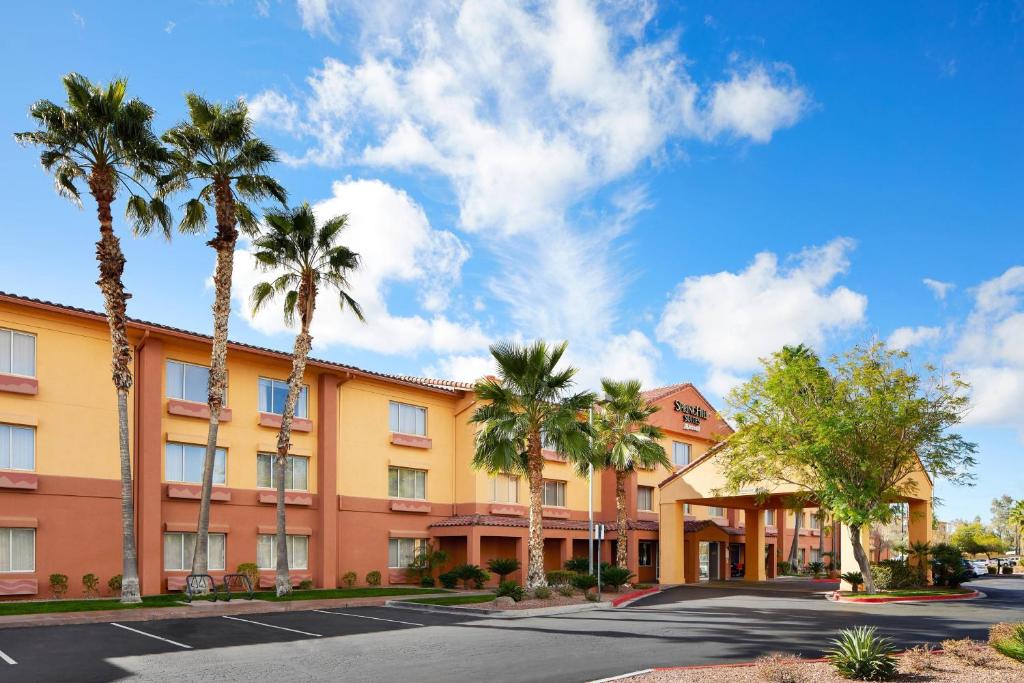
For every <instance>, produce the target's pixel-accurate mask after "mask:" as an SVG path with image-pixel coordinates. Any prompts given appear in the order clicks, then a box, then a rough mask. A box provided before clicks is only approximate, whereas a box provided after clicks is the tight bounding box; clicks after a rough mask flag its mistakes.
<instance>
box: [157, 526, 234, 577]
mask: <svg viewBox="0 0 1024 683" xmlns="http://www.w3.org/2000/svg"><path fill="white" fill-rule="evenodd" d="M207 539H208V541H209V542H208V543H207V548H206V553H207V566H208V567H209V568H210V569H213V570H223V569H224V547H225V544H226V543H225V542H226V536H225V535H224V534H210V535H208V536H207ZM195 551H196V534H194V533H191V532H167V533H165V534H164V569H166V570H167V571H175V572H176V571H189V570H191V569H192V556H193V555H194V554H195Z"/></svg>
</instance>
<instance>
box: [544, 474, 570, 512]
mask: <svg viewBox="0 0 1024 683" xmlns="http://www.w3.org/2000/svg"><path fill="white" fill-rule="evenodd" d="M544 504H545V505H548V506H550V507H559V508H564V507H565V482H564V481H553V480H549V481H545V482H544Z"/></svg>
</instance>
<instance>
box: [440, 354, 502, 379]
mask: <svg viewBox="0 0 1024 683" xmlns="http://www.w3.org/2000/svg"><path fill="white" fill-rule="evenodd" d="M495 372H496V367H495V364H494V359H493V358H492V357H491V356H489V355H483V354H475V355H473V354H470V355H458V354H456V355H451V356H445V357H443V358H439V359H438V360H437V362H435V363H433V364H432V365H428V366H427V367H425V368H423V375H424V376H425V377H433V378H441V379H453V380H456V381H458V382H475V381H476V380H478V379H480V378H481V377H484V376H485V375H493V374H494V373H495Z"/></svg>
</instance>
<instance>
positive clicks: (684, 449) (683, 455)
mask: <svg viewBox="0 0 1024 683" xmlns="http://www.w3.org/2000/svg"><path fill="white" fill-rule="evenodd" d="M672 463H673V464H674V465H675V466H676V467H685V466H686V465H689V464H690V444H688V443H683V442H681V441H673V442H672Z"/></svg>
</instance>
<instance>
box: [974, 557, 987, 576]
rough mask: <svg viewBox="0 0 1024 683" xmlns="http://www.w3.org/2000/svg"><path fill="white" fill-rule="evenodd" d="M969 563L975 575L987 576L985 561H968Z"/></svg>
mask: <svg viewBox="0 0 1024 683" xmlns="http://www.w3.org/2000/svg"><path fill="white" fill-rule="evenodd" d="M969 562H970V565H971V567H972V568H973V569H974V573H975V574H976V575H978V576H981V575H982V574H988V561H987V560H970V561H969Z"/></svg>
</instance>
